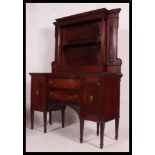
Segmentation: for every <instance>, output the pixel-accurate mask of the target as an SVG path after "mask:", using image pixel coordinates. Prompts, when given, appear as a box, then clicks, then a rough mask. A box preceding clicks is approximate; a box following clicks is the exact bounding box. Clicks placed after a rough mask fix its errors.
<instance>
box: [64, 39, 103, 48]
mask: <svg viewBox="0 0 155 155" xmlns="http://www.w3.org/2000/svg"><path fill="white" fill-rule="evenodd" d="M97 43H101V40H100V38H98V39H94V38H91V39H86V40H76V41H70V42H66V43H64V44H63V45H62V46H63V47H73V46H86V45H94V44H97Z"/></svg>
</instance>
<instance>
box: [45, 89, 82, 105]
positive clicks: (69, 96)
mask: <svg viewBox="0 0 155 155" xmlns="http://www.w3.org/2000/svg"><path fill="white" fill-rule="evenodd" d="M47 98H48V99H49V100H55V101H63V102H72V103H78V102H79V101H80V95H79V92H73V91H62V90H60V91H59V90H49V91H48V96H47Z"/></svg>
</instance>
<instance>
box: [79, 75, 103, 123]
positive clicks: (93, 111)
mask: <svg viewBox="0 0 155 155" xmlns="http://www.w3.org/2000/svg"><path fill="white" fill-rule="evenodd" d="M83 85H84V87H83V97H82V103H81V107H80V111H81V116H82V117H83V118H84V119H87V120H92V121H96V120H97V118H98V112H99V91H100V82H99V78H98V77H87V78H85V79H84V81H83Z"/></svg>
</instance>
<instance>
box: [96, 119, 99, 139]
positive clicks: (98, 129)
mask: <svg viewBox="0 0 155 155" xmlns="http://www.w3.org/2000/svg"><path fill="white" fill-rule="evenodd" d="M96 134H97V136H98V135H99V123H98V122H97V132H96Z"/></svg>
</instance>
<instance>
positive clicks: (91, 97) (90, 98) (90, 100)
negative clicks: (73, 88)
mask: <svg viewBox="0 0 155 155" xmlns="http://www.w3.org/2000/svg"><path fill="white" fill-rule="evenodd" d="M93 101H94V97H93V96H92V95H90V96H89V103H93Z"/></svg>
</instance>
